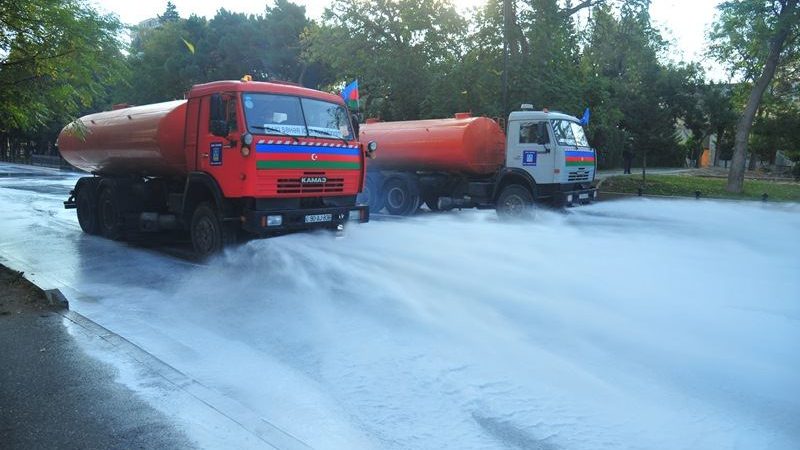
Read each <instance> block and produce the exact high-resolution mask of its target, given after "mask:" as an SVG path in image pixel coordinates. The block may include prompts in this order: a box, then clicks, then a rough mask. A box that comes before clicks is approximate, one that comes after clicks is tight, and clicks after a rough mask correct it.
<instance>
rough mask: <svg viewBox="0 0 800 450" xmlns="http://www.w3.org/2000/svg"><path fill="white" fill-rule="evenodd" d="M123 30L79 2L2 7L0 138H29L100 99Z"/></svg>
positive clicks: (15, 0) (10, 0) (49, 0)
mask: <svg viewBox="0 0 800 450" xmlns="http://www.w3.org/2000/svg"><path fill="white" fill-rule="evenodd" d="M120 28H121V26H120V24H119V22H118V21H117V19H116V18H114V17H111V16H103V15H100V14H99V13H98V12H97V11H95V10H94V9H93V8H91V7H89V6H87V5H85V4H83V3H82V2H80V1H79V0H65V1H55V0H25V1H21V0H2V1H0V110H2V111H3V114H2V115H1V116H0V132H1V133H6V134H21V133H32V132H35V131H36V130H38V129H41V128H42V127H47V126H48V125H50V124H51V123H64V122H66V121H68V120H69V118H71V117H73V116H74V115H76V114H77V113H79V112H81V111H84V110H86V109H88V108H90V107H92V106H93V105H95V104H97V103H102V102H103V101H105V99H106V98H107V95H108V90H109V89H110V87H111V86H113V85H114V84H115V83H116V82H117V81H118V80H119V79H120V78H121V77H122V76H123V75H124V73H125V72H124V66H123V65H122V64H121V60H122V55H121V53H120V47H121V45H120V42H119V41H118V39H117V34H118V33H119V31H120Z"/></svg>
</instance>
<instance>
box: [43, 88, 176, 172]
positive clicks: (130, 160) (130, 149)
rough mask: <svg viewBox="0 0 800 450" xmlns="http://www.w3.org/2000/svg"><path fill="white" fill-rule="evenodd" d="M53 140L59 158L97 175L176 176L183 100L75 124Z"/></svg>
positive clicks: (92, 117)
mask: <svg viewBox="0 0 800 450" xmlns="http://www.w3.org/2000/svg"><path fill="white" fill-rule="evenodd" d="M79 120H80V121H81V122H82V123H83V125H84V128H83V130H76V129H75V126H74V125H67V126H66V127H64V129H63V130H61V133H60V134H59V135H58V149H59V150H60V152H61V156H63V157H64V159H66V160H67V162H69V163H70V164H72V165H73V166H75V167H77V168H79V169H83V170H85V171H87V172H92V173H97V174H102V175H140V176H181V175H184V174H185V173H186V171H187V169H186V156H185V153H184V149H183V134H184V128H185V122H186V100H176V101H171V102H165V103H156V104H152V105H142V106H132V107H123V108H120V109H115V110H112V111H105V112H101V113H96V114H90V115H88V116H84V117H81V118H80V119H79Z"/></svg>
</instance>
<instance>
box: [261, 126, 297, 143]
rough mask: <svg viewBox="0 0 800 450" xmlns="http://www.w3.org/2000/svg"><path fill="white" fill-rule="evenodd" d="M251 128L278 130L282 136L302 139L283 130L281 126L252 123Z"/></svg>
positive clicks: (295, 139)
mask: <svg viewBox="0 0 800 450" xmlns="http://www.w3.org/2000/svg"><path fill="white" fill-rule="evenodd" d="M250 128H258V129H261V130H264V131H275V132H277V133H278V134H280V135H282V136H289V137H290V138H292V139H294V141H295V142H300V139H297V136H295V135H293V134H289V133H287V132H285V131H283V130H281V129H280V128H275V127H268V126H266V125H250Z"/></svg>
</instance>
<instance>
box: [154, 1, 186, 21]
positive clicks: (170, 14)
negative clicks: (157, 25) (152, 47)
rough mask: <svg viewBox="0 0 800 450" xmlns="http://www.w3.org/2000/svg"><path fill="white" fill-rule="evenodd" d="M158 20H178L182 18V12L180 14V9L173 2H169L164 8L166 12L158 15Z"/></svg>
mask: <svg viewBox="0 0 800 450" xmlns="http://www.w3.org/2000/svg"><path fill="white" fill-rule="evenodd" d="M158 20H159V21H161V23H168V22H177V21H179V20H181V16H180V14H178V9H177V8H176V7H175V5H174V4H173V3H172V2H167V8H166V9H165V10H164V14H162V15H160V16H158Z"/></svg>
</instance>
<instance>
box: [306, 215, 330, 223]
mask: <svg viewBox="0 0 800 450" xmlns="http://www.w3.org/2000/svg"><path fill="white" fill-rule="evenodd" d="M331 220H333V214H309V215H307V216H306V223H319V222H330V221H331Z"/></svg>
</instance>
